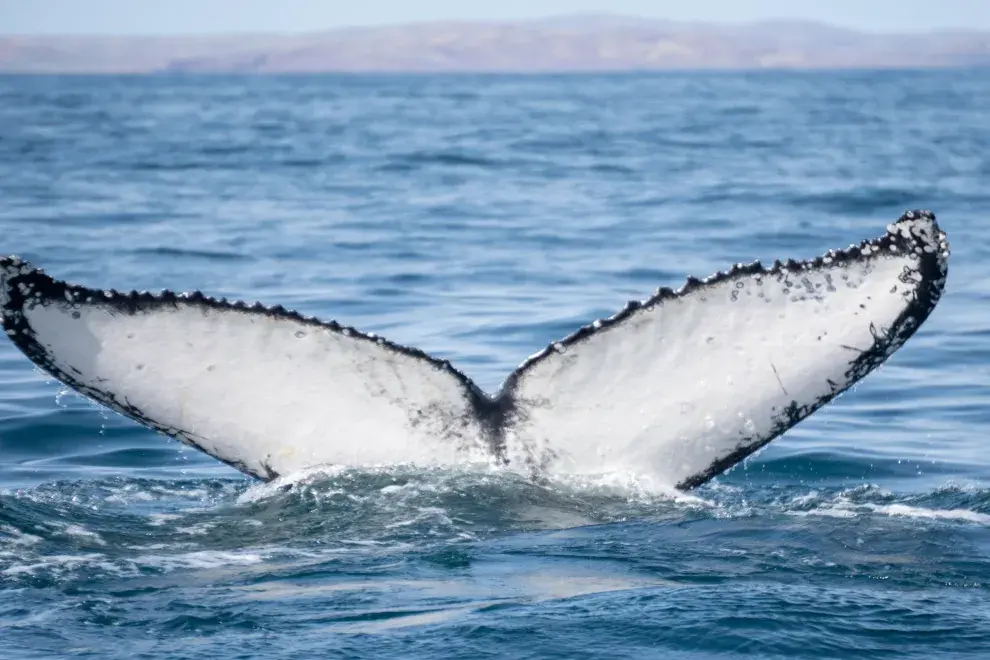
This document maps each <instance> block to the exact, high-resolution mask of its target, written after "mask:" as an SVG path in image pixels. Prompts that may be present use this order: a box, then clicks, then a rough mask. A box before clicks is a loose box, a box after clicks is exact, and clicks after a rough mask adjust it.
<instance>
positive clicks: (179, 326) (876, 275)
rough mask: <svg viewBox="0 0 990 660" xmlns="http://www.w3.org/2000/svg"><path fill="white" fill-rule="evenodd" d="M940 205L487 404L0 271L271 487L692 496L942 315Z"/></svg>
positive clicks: (515, 380)
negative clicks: (573, 481) (361, 474)
mask: <svg viewBox="0 0 990 660" xmlns="http://www.w3.org/2000/svg"><path fill="white" fill-rule="evenodd" d="M948 257H949V245H948V243H947V240H946V236H945V234H944V233H943V232H942V231H941V229H940V228H939V226H938V223H937V222H936V218H935V215H934V214H933V213H931V212H929V211H921V210H918V211H908V212H905V213H904V214H903V215H902V216H901V217H900V218H899V219H898V220H897V221H895V222H893V223H892V224H890V225H888V226H887V230H886V232H885V233H884V234H882V235H881V236H879V237H877V238H873V239H869V240H864V241H862V242H861V243H859V244H853V245H850V246H849V247H848V248H846V249H841V250H830V251H828V252H827V253H825V254H823V255H821V256H818V257H816V258H814V259H809V260H806V261H794V260H788V261H786V262H781V261H779V260H778V261H775V262H774V263H773V264H772V265H770V266H764V265H762V264H761V263H760V262H758V261H757V262H753V263H750V264H736V265H735V266H733V267H731V268H730V269H728V270H725V271H720V272H717V273H715V274H714V275H711V276H710V277H707V278H705V279H697V278H694V277H689V278H687V280H686V282H685V283H684V284H683V286H681V287H680V288H678V289H676V290H674V289H671V288H666V287H662V288H659V289H657V290H656V291H655V292H654V293H653V295H652V296H650V297H649V298H647V299H646V300H642V301H631V302H629V303H627V304H626V305H625V306H624V307H623V308H622V309H621V310H619V311H618V312H616V313H615V314H614V315H613V316H611V317H609V318H604V319H600V320H596V321H594V322H591V323H589V324H588V325H586V326H584V327H581V328H579V329H577V330H576V331H575V332H574V333H573V334H571V335H569V336H567V337H564V338H561V339H559V340H558V341H555V342H553V343H551V344H549V345H548V346H546V348H544V349H543V350H541V351H539V352H537V353H535V354H533V355H531V356H530V357H529V358H528V359H526V360H525V361H523V362H522V364H521V365H520V366H519V367H518V368H516V369H515V370H514V371H513V372H512V373H511V374H509V375H508V377H507V378H506V379H505V380H504V381H503V383H502V385H501V386H500V388H499V389H498V391H497V392H496V393H494V394H488V393H486V392H484V391H482V390H481V389H480V388H479V387H478V386H477V385H475V383H474V382H472V380H471V379H470V378H468V377H467V376H466V375H465V374H463V373H462V372H461V371H459V370H458V369H456V368H455V367H454V366H453V365H452V364H451V363H450V362H449V361H447V360H443V359H439V358H436V357H433V356H430V355H428V354H426V353H425V352H423V351H421V350H418V349H416V348H411V347H407V346H403V345H400V344H397V343H394V342H391V341H389V340H387V339H385V338H383V337H379V336H376V335H374V334H370V333H367V332H361V331H359V330H357V329H355V328H352V327H348V326H346V325H343V324H341V323H338V322H337V321H324V320H320V319H317V318H313V317H309V316H303V315H301V314H299V313H297V312H294V311H290V310H286V309H284V308H283V307H281V306H274V307H266V306H264V305H262V304H260V303H255V304H247V303H245V302H240V301H236V302H232V301H228V300H227V299H216V298H212V297H209V296H207V295H204V294H203V293H201V292H199V291H195V292H191V293H180V294H176V293H173V292H170V291H162V292H160V293H154V294H153V293H148V292H140V293H139V292H137V291H131V292H118V291H112V290H106V291H104V290H99V289H92V288H87V287H84V286H79V285H76V284H70V283H67V282H64V281H60V280H57V279H53V278H52V277H50V276H48V275H46V274H45V273H44V272H43V271H42V270H40V269H37V268H35V267H34V266H32V265H31V264H29V263H27V262H25V261H22V260H21V259H19V258H17V257H16V256H10V257H4V258H2V259H0V306H2V315H3V328H4V331H5V333H6V335H7V336H8V337H9V338H10V340H11V341H12V342H13V343H14V345H16V346H17V348H18V349H20V351H22V352H23V353H24V355H26V356H27V357H28V358H29V359H30V360H31V361H32V362H33V363H34V364H35V365H37V366H38V367H40V368H41V369H42V370H44V371H45V372H47V373H48V374H50V375H51V376H53V377H54V378H56V379H58V380H59V381H61V382H62V383H64V384H65V385H67V386H68V387H70V388H72V389H74V390H76V391H77V392H79V393H81V394H82V395H84V396H85V397H88V398H90V399H92V400H94V401H96V402H98V403H99V404H102V405H103V406H106V407H108V408H110V409H112V410H114V411H116V412H118V413H121V414H123V415H125V416H127V417H129V418H131V419H133V420H136V421H137V422H139V423H141V424H143V425H145V426H148V427H150V428H152V429H155V430H157V431H159V432H161V433H163V434H165V435H168V436H171V437H173V438H176V439H178V440H179V441H181V442H183V443H185V444H187V445H191V446H193V447H195V448H197V449H199V450H201V451H203V452H205V453H207V454H209V455H210V456H212V457H214V458H216V459H218V460H220V461H222V462H224V463H226V464H228V465H231V466H233V467H235V468H237V469H238V470H241V471H242V472H244V473H246V474H248V475H251V476H253V477H257V478H259V479H262V480H272V479H275V478H277V477H279V476H280V475H285V474H287V473H291V472H295V471H298V470H302V469H305V468H310V467H317V466H321V465H344V466H370V465H382V464H411V465H427V466H445V465H454V464H466V463H472V462H477V461H483V462H487V463H489V464H490V463H492V462H495V463H497V464H501V465H505V466H509V467H510V468H518V469H520V470H522V471H524V472H526V473H527V474H534V473H537V474H542V475H549V476H552V475H554V474H589V475H601V474H608V473H617V472H624V473H627V474H628V473H649V474H650V475H652V478H654V479H662V480H664V483H666V484H669V485H671V486H674V487H676V488H679V489H683V490H687V489H692V488H695V487H697V486H699V485H701V484H703V483H705V482H707V481H708V480H710V479H712V478H713V477H715V476H717V475H718V474H720V473H722V472H724V471H725V470H727V469H728V468H730V467H732V466H733V465H735V464H736V463H738V462H740V461H742V460H743V459H744V458H746V457H747V456H749V455H751V454H752V453H753V452H755V451H757V450H758V449H760V448H761V447H763V446H765V445H766V444H767V443H769V442H770V441H771V440H773V439H774V438H776V437H778V436H780V435H781V434H782V433H784V432H785V431H787V430H788V429H789V428H791V427H792V426H794V425H795V424H797V423H798V422H800V421H801V420H803V419H805V418H806V417H808V416H809V415H811V414H812V413H813V412H815V411H816V410H818V409H819V408H821V407H822V406H823V405H825V404H827V403H828V402H830V401H831V400H832V399H834V398H835V397H836V396H837V395H839V394H840V393H842V392H843V391H845V390H847V389H848V388H849V387H850V386H852V385H853V384H854V383H856V382H857V381H859V380H860V379H862V378H863V377H864V376H866V375H867V374H868V373H870V372H871V371H873V370H874V369H875V368H876V367H878V366H879V365H880V364H881V363H883V362H884V361H885V360H887V358H889V357H890V356H891V354H892V353H894V352H895V351H896V350H897V349H898V348H900V347H901V346H902V345H903V344H904V342H905V341H907V340H908V338H909V337H911V335H913V334H914V333H915V332H916V331H917V330H918V328H919V327H920V326H921V324H922V323H923V322H924V321H925V319H926V318H927V317H928V316H929V314H930V313H931V312H932V310H933V309H934V308H935V306H936V304H937V303H938V300H939V298H940V297H941V295H942V292H943V289H944V286H945V280H946V275H947V272H948Z"/></svg>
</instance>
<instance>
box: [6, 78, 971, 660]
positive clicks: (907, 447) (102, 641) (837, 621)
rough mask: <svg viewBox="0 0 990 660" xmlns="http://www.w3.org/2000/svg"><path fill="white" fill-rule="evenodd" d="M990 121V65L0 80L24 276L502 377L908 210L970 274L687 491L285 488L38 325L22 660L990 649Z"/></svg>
mask: <svg viewBox="0 0 990 660" xmlns="http://www.w3.org/2000/svg"><path fill="white" fill-rule="evenodd" d="M988 108H990V76H988V75H987V71H986V70H957V71H926V72H908V71H906V72H854V73H837V72H813V73H780V72H763V73H705V74H701V73H691V74H686V73H685V74H656V75H618V74H615V75H568V76H468V75H457V76H284V77H279V76H271V77H236V76H231V77H226V76H206V77H195V76H193V77H179V76H176V77H173V76H158V77H155V76H149V77H54V76H53V77H2V78H0V253H2V254H18V255H19V256H21V257H23V258H25V259H28V260H30V261H32V262H34V263H36V264H37V265H39V266H42V267H44V268H45V269H46V271H47V272H49V273H51V274H53V275H54V276H56V277H59V278H64V279H68V280H70V281H73V282H77V283H80V284H85V285H88V286H92V287H96V288H116V289H122V290H131V289H137V290H143V289H148V290H158V289H162V288H168V289H172V290H194V289H200V290H203V291H204V292H206V293H209V294H212V295H215V296H218V297H219V296H227V297H230V298H239V299H246V300H249V301H254V300H260V301H262V302H264V303H266V304H281V305H284V306H285V307H287V308H293V309H296V310H298V311H300V312H303V313H306V314H314V315H317V316H319V317H321V318H324V319H336V320H338V321H340V322H342V323H346V324H349V325H353V326H355V327H358V328H361V329H363V330H365V331H369V332H376V333H379V334H381V335H384V336H386V337H388V338H389V339H391V340H393V341H397V342H400V343H403V344H406V345H411V346H416V347H419V348H422V349H424V350H426V351H428V352H430V353H432V354H434V355H437V356H439V357H443V358H447V359H450V360H451V361H453V362H454V364H455V365H456V366H457V367H459V368H460V369H461V370H463V371H465V372H466V373H468V375H470V376H471V377H473V378H475V379H476V380H477V382H478V383H479V384H480V385H481V386H482V387H485V388H486V389H488V390H489V391H491V390H494V389H495V388H496V387H497V386H498V384H499V383H500V381H501V379H502V378H503V377H504V376H505V375H507V374H508V373H509V372H510V371H511V370H512V369H513V368H514V367H515V366H516V365H517V364H518V363H519V362H521V361H522V360H523V359H524V358H526V357H527V356H528V355H530V354H531V353H534V352H536V351H538V350H540V349H542V348H543V347H544V346H545V345H546V344H547V343H548V342H551V341H553V340H555V339H559V338H561V337H562V336H564V335H565V334H567V333H569V332H571V331H573V330H575V329H576V328H577V327H578V326H580V325H581V324H584V323H587V322H589V321H591V320H593V319H595V318H599V317H603V316H608V315H610V314H612V313H613V312H615V311H617V310H618V309H620V308H621V307H622V305H623V304H624V303H625V302H626V301H627V300H630V299H643V298H645V297H647V296H649V295H650V294H651V293H652V291H653V290H654V289H655V288H656V287H658V286H672V287H677V286H679V285H680V284H681V283H682V282H683V281H684V278H685V277H686V276H688V275H694V276H698V277H704V276H707V275H709V274H711V273H713V272H715V271H716V270H720V269H724V268H726V267H728V266H730V265H732V264H734V263H736V262H749V261H752V260H754V259H760V260H762V261H763V262H764V263H769V262H772V261H773V260H774V259H776V258H780V259H786V258H788V257H793V258H796V259H801V258H811V257H814V256H817V255H819V254H821V253H823V252H825V251H826V250H828V249H830V248H842V247H845V246H848V245H849V244H850V243H854V242H858V241H860V240H862V239H866V238H871V237H874V236H878V235H880V234H882V233H883V231H884V229H885V227H886V225H887V224H888V223H890V222H892V221H893V220H895V219H896V218H897V217H898V216H899V215H900V214H901V212H903V211H904V210H906V209H911V208H930V209H932V210H934V211H935V212H936V213H937V214H938V218H939V222H940V224H941V226H942V228H943V229H944V230H945V231H946V232H947V233H948V237H949V241H950V243H951V245H952V251H953V255H952V258H951V260H950V266H949V278H948V282H947V285H946V291H945V295H944V297H943V299H942V301H941V303H940V304H939V306H938V307H937V308H936V310H935V312H934V313H933V314H932V316H931V318H930V319H929V320H928V321H927V322H926V323H925V324H924V325H923V326H922V328H921V330H920V331H919V332H918V333H917V334H916V335H915V336H914V337H913V338H912V339H911V340H910V341H908V343H907V344H906V345H905V346H904V348H902V349H901V350H900V351H899V352H897V353H896V354H895V355H894V356H893V357H892V358H891V359H890V361H889V362H888V363H887V364H886V365H885V366H884V367H883V368H881V369H880V370H879V371H877V372H875V373H873V374H871V375H869V376H868V377H867V378H866V379H865V380H863V381H862V382H861V383H860V384H859V385H858V386H856V387H855V388H854V389H852V390H850V391H849V392H847V393H846V394H844V395H843V396H841V397H840V398H839V399H838V400H836V401H835V402H834V403H833V404H832V405H830V406H828V407H826V408H825V409H823V410H821V411H819V412H818V413H816V414H814V415H813V416H812V417H810V418H809V419H807V420H806V421H804V422H803V423H801V424H799V425H798V426H797V427H795V428H793V429H792V430H791V431H789V432H788V433H787V434H785V435H784V436H783V437H782V438H779V439H777V440H776V441H774V442H773V443H772V444H771V445H770V446H769V447H768V448H767V449H765V450H764V451H762V452H761V453H759V454H757V455H756V456H754V457H752V458H750V459H748V460H747V461H745V462H744V463H742V464H740V465H738V466H737V467H735V468H734V469H732V470H731V471H729V472H728V473H726V474H724V475H722V476H720V477H719V478H717V479H715V480H714V481H712V482H710V483H708V484H706V485H704V486H703V487H701V488H700V489H698V490H696V491H693V492H690V493H685V494H682V495H677V494H672V493H670V492H657V491H656V490H652V489H650V488H647V487H645V486H644V484H642V483H641V482H640V481H638V480H637V478H635V476H634V475H630V476H629V478H627V479H624V478H622V477H621V475H620V476H619V477H615V478H612V479H610V480H596V479H591V478H587V479H582V478H574V479H570V480H566V479H558V480H550V481H546V480H543V481H539V480H536V481H534V480H530V479H527V478H524V477H523V476H520V475H516V474H513V473H510V472H507V471H499V470H495V469H493V470H490V471H479V470H473V471H472V470H468V469H465V470H440V469H433V470H429V469H419V470H414V469H411V468H403V467H375V468H368V469H346V470H345V469H327V470H325V471H322V472H318V473H315V474H310V475H308V476H306V477H305V478H300V479H298V480H297V481H296V482H295V483H294V485H293V487H291V488H282V487H276V486H273V485H265V484H261V483H259V482H256V481H253V480H251V479H249V478H248V477H245V476H243V475H241V474H240V473H238V472H236V471H235V470H233V469H232V468H230V467H227V466H225V465H222V464H220V463H218V462H217V461H215V460H213V459H211V458H209V457H208V456H206V455H204V454H201V453H199V452H198V451H196V450H193V449H189V448H184V447H183V446H181V445H180V444H178V443H177V442H175V441H173V440H170V439H168V438H165V437H162V436H159V435H156V434H155V433H153V432H151V431H149V430H146V429H144V428H142V427H140V426H138V425H137V424H135V423H133V422H130V421H128V420H126V419H124V418H122V417H120V416H118V415H116V414H112V413H109V412H107V411H106V410H104V409H102V408H100V407H98V406H96V405H95V404H92V403H89V402H87V401H86V400H84V399H82V398H81V397H79V396H77V395H75V394H72V393H70V392H68V391H65V390H63V389H62V388H61V386H60V385H59V384H58V383H57V382H54V381H53V380H52V379H51V378H49V377H47V376H46V375H45V374H43V373H41V372H40V371H38V370H37V369H35V368H34V367H33V365H32V364H31V363H30V362H29V361H28V360H27V359H26V358H25V357H24V356H23V355H21V354H20V353H19V352H18V351H17V350H16V349H15V348H14V346H13V345H12V344H11V343H10V342H8V341H6V340H4V341H2V342H0V656H2V657H3V658H7V659H10V660H16V659H20V658H56V657H59V658H61V657H93V658H207V657H209V658H221V659H224V658H253V657H264V658H268V657H292V658H310V657H314V658H315V657H348V658H381V657H394V658H439V657H444V658H496V657H497V658H503V657H504V658H676V659H682V658H683V659H687V658H690V659H702V658H889V657H899V658H919V659H922V658H923V659H929V658H936V657H937V658H960V657H973V658H985V657H990V447H988V432H990V389H988V387H990V307H988V304H990V270H988V264H990V240H988V238H987V237H988V232H990V224H988V214H990V112H988V110H987V109H988ZM245 359H250V356H245ZM701 376H702V375H700V374H671V375H670V376H669V377H670V378H677V379H691V378H698V377H701ZM241 386H242V387H244V388H251V389H256V390H258V392H259V396H263V392H264V390H265V388H266V383H265V382H244V383H242V384H241ZM292 423H293V420H292V419H286V420H285V424H286V425H291V424H292ZM355 442H374V438H361V439H355Z"/></svg>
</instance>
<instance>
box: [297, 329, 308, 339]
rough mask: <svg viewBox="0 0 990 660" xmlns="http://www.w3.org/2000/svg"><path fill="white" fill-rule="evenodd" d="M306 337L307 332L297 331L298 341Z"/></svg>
mask: <svg viewBox="0 0 990 660" xmlns="http://www.w3.org/2000/svg"><path fill="white" fill-rule="evenodd" d="M305 336H306V333H305V332H303V331H302V330H296V339H302V338H303V337H305Z"/></svg>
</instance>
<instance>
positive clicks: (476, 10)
mask: <svg viewBox="0 0 990 660" xmlns="http://www.w3.org/2000/svg"><path fill="white" fill-rule="evenodd" d="M589 11H599V12H600V11H609V12H612V13H621V14H632V15H638V16H651V17H658V18H670V19H676V20H703V21H748V20H758V19H764V18H802V19H816V20H822V21H827V22H830V23H835V24H838V25H843V26H849V27H857V28H862V29H867V30H880V31H888V32H889V31H900V30H907V31H922V30H928V29H932V28H945V27H968V28H981V29H990V0H686V1H685V0H491V1H485V0H474V1H473V2H472V1H471V0H0V33H5V34H163V33H166V34H179V33H181V34H191V33H221V32H301V31H312V30H322V29H327V28H333V27H341V26H347V25H376V24H383V23H407V22H413V21H430V20H438V19H440V20H442V19H499V18H530V17H541V16H547V15H553V14H562V13H575V12H589Z"/></svg>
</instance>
